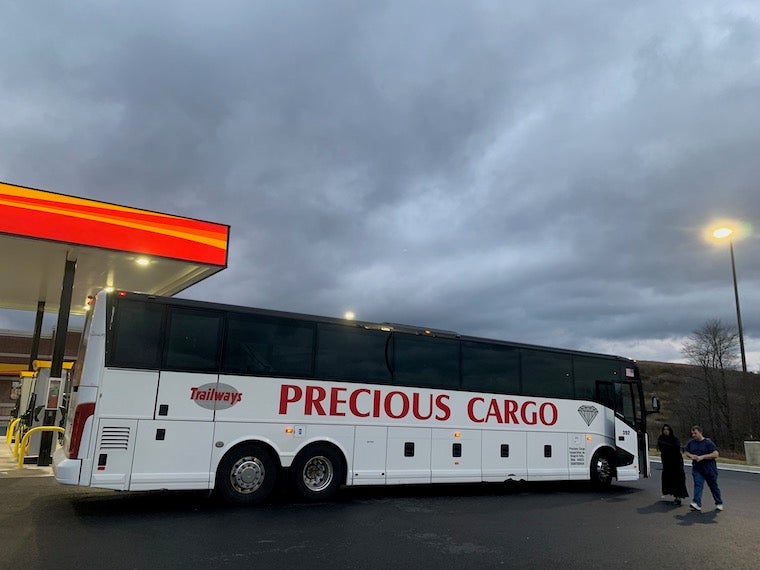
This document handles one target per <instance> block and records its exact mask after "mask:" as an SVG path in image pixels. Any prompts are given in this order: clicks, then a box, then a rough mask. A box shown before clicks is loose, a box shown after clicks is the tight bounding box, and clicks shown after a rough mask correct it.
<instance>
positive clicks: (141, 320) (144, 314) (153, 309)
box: [80, 299, 164, 370]
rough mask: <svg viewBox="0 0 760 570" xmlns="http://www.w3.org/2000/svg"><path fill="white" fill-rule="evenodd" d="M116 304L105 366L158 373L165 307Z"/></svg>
mask: <svg viewBox="0 0 760 570" xmlns="http://www.w3.org/2000/svg"><path fill="white" fill-rule="evenodd" d="M118 303H119V305H118V310H117V313H116V319H115V320H114V322H113V325H112V327H111V330H110V331H109V335H108V337H109V341H110V342H109V343H108V345H109V346H108V350H107V352H106V354H107V356H106V359H107V364H108V366H116V367H123V368H143V369H145V368H148V369H153V370H156V369H158V368H159V367H160V361H161V339H162V326H161V325H162V321H163V314H164V305H161V304H153V303H145V302H143V301H133V300H131V299H120V300H119V301H118ZM80 368H81V366H80Z"/></svg>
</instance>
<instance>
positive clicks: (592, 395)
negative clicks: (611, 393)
mask: <svg viewBox="0 0 760 570" xmlns="http://www.w3.org/2000/svg"><path fill="white" fill-rule="evenodd" d="M618 369H619V365H618V363H617V361H615V360H610V359H607V358H600V357H590V356H574V357H573V377H574V379H575V397H576V398H579V399H581V398H582V399H584V400H596V395H597V387H596V386H597V382H618V381H619V380H620V375H619V371H618ZM611 401H613V400H611ZM601 403H604V402H601Z"/></svg>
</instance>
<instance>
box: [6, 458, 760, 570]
mask: <svg viewBox="0 0 760 570" xmlns="http://www.w3.org/2000/svg"><path fill="white" fill-rule="evenodd" d="M38 469H39V468H38ZM17 475H18V473H14V472H11V471H9V470H7V469H0V497H2V500H3V508H2V511H0V512H1V514H0V525H1V526H2V528H3V529H4V531H3V533H2V539H0V541H1V542H0V566H2V567H4V568H8V567H13V566H22V565H23V566H25V567H28V568H41V567H43V566H44V567H63V568H68V567H75V566H77V567H83V568H87V567H113V568H148V567H156V566H161V567H168V568H183V567H188V566H210V567H233V566H239V565H241V564H244V565H252V564H256V565H257V566H266V567H272V568H291V567H299V566H300V567H307V566H308V567H310V568H349V567H350V568H381V567H383V568H387V567H397V568H431V567H436V566H438V567H457V568H490V567H507V568H535V567H558V566H562V567H564V568H609V567H612V566H628V565H632V564H633V565H645V566H646V567H652V566H659V567H688V566H694V565H697V564H698V565H700V566H704V567H710V566H712V567H732V568H756V567H757V560H758V559H760V545H758V541H757V536H758V535H759V534H760V522H758V521H759V520H760V519H758V517H757V512H758V510H759V509H760V475H758V474H752V473H741V472H732V471H721V475H720V482H721V486H722V489H723V494H724V497H725V498H726V511H725V512H723V513H720V514H719V515H718V514H717V513H715V512H714V511H712V510H711V509H712V504H711V502H710V499H709V493H708V494H707V496H706V497H705V501H704V504H705V512H704V513H702V514H696V513H691V512H689V511H688V508H687V507H681V508H676V507H673V506H671V505H669V504H666V503H665V502H663V501H660V493H659V481H660V480H659V475H660V471H659V465H657V464H655V465H654V477H653V478H651V479H646V480H641V481H638V482H635V483H630V484H625V485H618V486H613V488H612V489H611V490H610V491H608V492H602V493H600V492H598V491H596V490H594V489H593V488H591V487H590V486H589V485H587V484H585V483H575V484H572V483H542V484H538V483H526V484H513V485H509V486H504V485H442V486H424V487H391V488H372V489H345V490H343V491H342V492H341V493H340V494H339V496H338V498H337V499H336V500H334V501H331V502H328V503H316V504H307V503H299V502H296V501H294V500H292V499H291V498H290V497H288V496H281V497H278V498H277V499H276V500H275V501H273V502H271V503H269V504H267V505H265V506H263V507H259V508H229V507H227V506H225V505H222V504H220V503H219V502H218V501H216V500H214V499H213V498H210V497H209V496H208V494H207V493H188V492H151V493H117V492H113V491H103V490H97V489H88V488H77V487H64V486H61V485H58V484H57V483H56V482H55V480H54V479H53V478H52V477H50V476H46V473H45V470H44V469H40V470H39V471H38V472H36V473H34V472H33V471H31V470H29V471H27V474H26V475H25V476H24V477H18V476H17Z"/></svg>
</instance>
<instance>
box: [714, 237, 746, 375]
mask: <svg viewBox="0 0 760 570" xmlns="http://www.w3.org/2000/svg"><path fill="white" fill-rule="evenodd" d="M733 234H734V230H732V229H731V228H725V227H724V228H718V229H717V230H715V231H714V232H713V237H714V238H716V239H725V238H728V246H729V249H730V250H731V274H732V275H733V277H734V299H736V321H737V323H738V324H739V350H740V351H741V355H742V372H743V373H745V374H746V373H747V358H746V356H745V355H744V332H742V312H741V309H739V287H738V285H737V284H736V263H735V262H734V238H733V237H732V236H733Z"/></svg>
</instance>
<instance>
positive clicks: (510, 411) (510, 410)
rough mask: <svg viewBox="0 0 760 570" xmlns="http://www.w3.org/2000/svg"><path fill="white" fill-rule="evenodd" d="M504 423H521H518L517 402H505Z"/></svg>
mask: <svg viewBox="0 0 760 570" xmlns="http://www.w3.org/2000/svg"><path fill="white" fill-rule="evenodd" d="M510 420H511V422H510ZM504 423H505V424H508V423H513V424H519V423H520V422H518V421H517V402H515V401H514V400H504Z"/></svg>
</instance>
